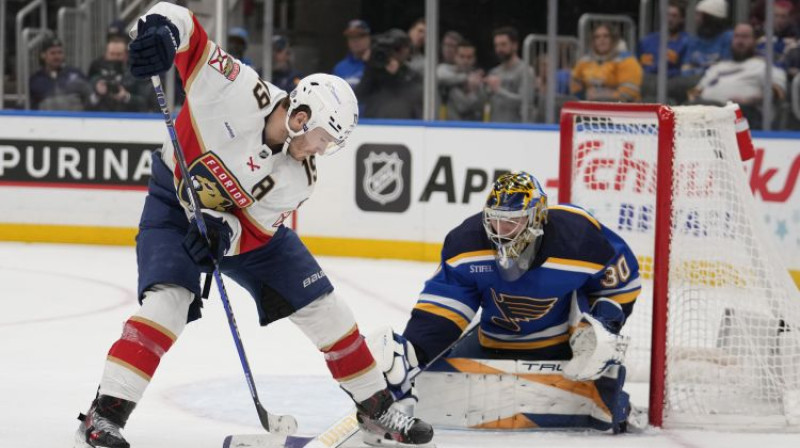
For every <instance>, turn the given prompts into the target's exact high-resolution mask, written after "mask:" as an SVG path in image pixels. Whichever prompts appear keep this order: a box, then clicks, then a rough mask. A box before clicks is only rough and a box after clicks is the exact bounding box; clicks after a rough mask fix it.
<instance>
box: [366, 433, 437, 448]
mask: <svg viewBox="0 0 800 448" xmlns="http://www.w3.org/2000/svg"><path fill="white" fill-rule="evenodd" d="M361 434H362V436H363V438H364V443H365V444H366V445H369V446H377V447H392V448H395V447H396V448H436V444H435V443H433V441H431V442H428V443H423V444H416V445H415V444H413V443H403V442H398V441H397V440H393V439H384V438H383V437H380V436H378V435H376V434H371V433H367V432H366V431H361Z"/></svg>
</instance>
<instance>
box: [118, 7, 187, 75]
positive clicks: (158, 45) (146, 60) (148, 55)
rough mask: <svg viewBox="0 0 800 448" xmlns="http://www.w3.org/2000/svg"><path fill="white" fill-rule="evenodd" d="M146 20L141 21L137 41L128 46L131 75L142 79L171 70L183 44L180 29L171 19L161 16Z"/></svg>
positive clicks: (155, 15) (154, 15)
mask: <svg viewBox="0 0 800 448" xmlns="http://www.w3.org/2000/svg"><path fill="white" fill-rule="evenodd" d="M145 19H146V21H145ZM145 19H139V23H138V26H137V33H138V34H137V36H136V39H134V40H133V42H131V44H130V45H129V46H128V50H129V53H128V58H129V61H130V64H131V74H132V75H133V76H134V77H136V78H140V79H146V78H149V77H151V76H155V75H159V74H161V73H164V72H166V71H167V70H169V68H170V67H172V61H173V59H174V58H175V52H176V51H177V50H178V47H179V46H180V44H181V43H180V34H179V32H178V27H176V26H175V25H174V24H173V23H172V22H170V21H169V19H167V18H166V17H164V16H162V15H159V14H150V15H148V16H147V17H145Z"/></svg>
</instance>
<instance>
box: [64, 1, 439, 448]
mask: <svg viewBox="0 0 800 448" xmlns="http://www.w3.org/2000/svg"><path fill="white" fill-rule="evenodd" d="M130 60H131V72H132V74H133V75H134V76H136V77H139V78H148V77H151V76H154V75H158V74H161V73H163V72H165V71H166V70H167V69H169V68H170V67H171V66H172V65H173V64H174V65H175V67H176V69H177V70H178V73H179V74H180V77H181V80H182V82H183V87H184V89H185V91H186V94H187V97H186V103H185V104H184V106H183V109H182V110H181V111H180V114H179V116H178V118H177V121H176V129H177V135H178V140H179V142H180V145H181V147H182V150H183V151H184V152H185V156H186V159H187V163H188V164H189V165H190V167H189V171H190V173H191V176H192V180H191V181H192V183H193V185H194V187H195V189H196V190H197V192H198V196H199V198H200V202H201V203H202V207H203V210H202V213H203V215H204V219H205V222H206V224H207V226H208V236H209V239H210V245H209V244H208V243H207V242H206V240H205V238H203V236H202V235H201V234H200V232H199V230H198V226H197V223H196V222H194V221H192V222H189V220H188V219H187V215H188V213H187V200H188V198H186V197H185V193H184V191H185V190H184V187H183V185H184V184H183V183H184V182H186V181H187V180H186V179H182V178H181V176H180V171H179V169H178V167H176V158H175V154H174V150H175V148H173V146H172V144H171V140H170V139H169V137H167V139H166V143H165V144H164V146H163V148H162V150H161V151H160V152H156V153H155V154H154V157H153V162H152V179H151V181H150V185H149V193H148V196H147V199H146V201H145V206H144V210H143V212H142V217H141V221H140V224H139V234H138V236H137V238H136V241H137V247H136V254H137V260H138V270H139V281H138V295H139V300H140V303H141V308H140V309H139V310H138V311H137V312H136V313H135V314H134V315H133V316H132V317H131V318H130V319H129V320H128V321H127V322H126V323H125V326H124V329H123V332H122V336H121V337H120V338H119V340H117V341H116V342H115V343H114V344H113V345H112V346H111V349H110V350H109V352H108V357H107V360H106V363H105V370H104V372H103V376H102V379H101V381H100V385H99V389H98V393H97V396H96V398H95V399H94V401H92V403H91V405H90V407H89V410H88V411H87V412H86V415H82V416H81V424H80V427H79V429H78V433H77V439H78V446H81V447H85V446H87V445H88V446H92V447H108V448H127V447H129V444H128V442H127V441H126V440H125V439H124V438H123V436H122V434H121V431H120V430H121V429H122V428H124V426H125V423H126V421H127V420H128V417H129V415H130V414H131V411H133V409H134V407H135V406H136V403H137V402H138V401H139V400H140V399H141V398H142V395H143V394H144V392H145V389H146V387H147V385H148V383H149V382H150V380H151V379H152V377H153V374H154V373H155V371H156V368H157V367H158V365H159V362H160V360H161V358H162V356H164V354H165V353H166V352H167V351H168V350H169V349H170V347H171V346H172V344H173V343H174V342H175V340H176V339H177V337H178V336H179V335H180V334H181V331H182V330H183V329H184V327H185V325H186V323H187V322H190V321H193V320H195V319H198V318H199V317H200V308H201V302H200V295H201V291H200V285H199V278H200V274H201V272H211V271H212V270H213V267H214V261H219V268H220V271H221V272H222V273H224V274H226V275H227V276H228V277H230V278H232V279H233V280H234V281H236V282H237V283H239V284H240V285H242V286H243V287H244V288H245V289H247V290H248V291H249V292H250V293H251V294H252V297H253V299H254V300H255V302H256V305H257V308H258V314H259V318H260V323H261V325H267V324H268V323H270V322H274V321H276V320H278V319H281V318H284V317H289V319H290V320H292V321H293V322H294V323H295V324H296V325H297V326H299V327H300V329H301V330H302V331H303V332H304V333H305V334H306V336H307V337H308V338H309V339H311V341H312V342H313V343H314V344H315V345H316V346H317V347H318V348H319V350H320V351H322V352H323V354H324V356H325V360H326V362H327V365H328V368H329V369H330V371H331V374H332V375H333V377H334V378H335V379H336V380H337V381H338V382H339V384H340V385H341V387H342V388H343V389H344V390H345V391H347V393H348V394H350V396H351V397H352V398H353V400H354V401H355V402H356V408H357V416H358V420H359V423H360V424H361V425H362V427H363V429H364V431H365V437H364V439H365V442H366V443H368V444H378V445H380V446H386V445H389V446H421V445H425V444H428V443H429V442H430V441H431V439H432V437H433V430H432V428H431V426H430V425H428V424H426V423H424V422H422V421H420V420H418V419H415V418H412V417H409V416H408V415H405V414H403V413H402V412H400V411H398V410H397V409H396V408H394V407H392V406H391V405H392V403H393V398H392V395H391V393H390V392H389V390H388V389H387V384H386V382H385V379H384V377H383V374H382V372H381V371H380V370H379V369H377V367H376V364H375V361H374V358H373V357H372V355H371V354H370V352H369V350H368V348H367V346H366V344H365V343H364V339H363V337H362V336H361V334H360V332H359V329H358V326H357V325H356V322H355V320H354V317H353V314H352V312H351V310H350V309H349V308H348V306H347V305H346V304H345V302H344V301H343V300H342V299H341V298H339V297H337V295H336V293H335V292H334V291H333V286H332V285H331V283H330V282H329V280H328V279H327V278H326V276H325V274H324V272H323V271H322V269H321V268H320V266H319V265H318V264H317V262H316V260H315V259H314V257H313V256H312V255H311V254H310V253H309V252H308V250H307V249H306V247H305V246H304V245H303V243H302V242H301V241H300V239H299V238H298V237H297V235H296V234H295V233H294V232H293V231H292V230H291V229H289V228H287V227H285V226H284V225H283V222H284V220H285V219H286V218H287V217H288V216H289V215H290V213H291V212H292V211H293V210H295V209H296V208H297V207H299V206H300V204H302V203H303V201H305V200H306V199H308V197H309V196H310V195H311V192H312V191H313V189H314V184H315V183H316V180H317V172H316V163H315V157H316V156H317V155H322V154H329V153H332V152H334V151H335V150H337V149H339V148H341V147H342V146H343V145H344V143H345V140H346V139H347V137H348V136H349V134H350V133H351V132H352V131H353V129H354V128H355V126H356V123H357V121H358V104H357V100H356V97H355V95H354V93H353V91H352V89H351V88H350V86H349V85H348V84H347V83H346V82H345V81H344V80H342V79H340V78H338V77H335V76H331V75H325V74H315V75H311V76H308V77H306V78H304V79H303V80H302V81H301V82H300V83H299V84H298V85H297V88H296V89H295V90H294V91H292V92H291V95H287V93H286V92H284V91H282V90H280V89H278V88H277V87H275V86H274V85H272V84H270V83H267V82H265V81H263V80H261V79H260V78H259V77H258V75H257V74H256V72H255V71H254V70H253V69H251V68H250V67H248V66H246V65H244V64H242V63H241V62H240V61H239V60H237V59H235V58H233V57H231V56H230V55H229V54H227V53H225V51H223V50H222V49H221V48H219V46H217V45H216V44H214V43H213V42H211V41H209V39H208V37H207V35H206V32H205V30H203V28H202V27H201V26H200V24H199V23H198V21H197V19H196V18H195V17H194V16H193V15H192V13H191V12H190V11H189V10H187V9H185V8H182V7H179V6H176V5H173V4H170V3H166V2H162V3H159V4H157V5H155V6H154V7H153V8H152V9H150V10H149V11H148V12H147V13H146V14H145V15H144V16H143V17H142V18H141V19H140V20H139V22H138V26H137V30H136V33H135V38H134V40H133V42H132V43H131V44H130ZM176 191H180V192H181V194H176Z"/></svg>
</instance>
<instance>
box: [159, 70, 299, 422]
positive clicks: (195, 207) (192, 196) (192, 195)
mask: <svg viewBox="0 0 800 448" xmlns="http://www.w3.org/2000/svg"><path fill="white" fill-rule="evenodd" d="M150 80H151V81H152V82H153V89H154V90H155V91H156V98H157V99H158V106H159V107H160V108H161V113H162V114H163V115H164V123H165V124H166V125H167V130H168V131H169V136H170V139H172V146H173V147H174V149H175V156H176V158H177V159H178V168H179V169H180V172H181V177H183V179H184V185H185V186H186V193H187V196H188V197H189V207H190V208H191V210H192V213H193V214H194V219H195V221H196V222H197V227H198V229H199V230H200V233H201V234H202V235H203V237H204V238H206V241H208V229H207V227H206V223H205V221H204V220H203V213H202V212H201V211H200V206H199V204H200V200H199V199H198V197H197V192H196V191H195V189H194V185H193V183H192V182H191V177H190V176H189V169H188V168H187V165H186V158H185V157H184V156H183V151H182V150H181V145H180V143H179V142H178V134H177V132H175V124H174V123H173V122H172V115H171V114H170V113H169V108H168V107H167V99H166V97H165V95H164V89H163V87H162V86H161V78H159V77H158V76H153V77H151V78H150ZM213 275H214V280H215V281H216V283H217V288H218V289H219V295H220V298H221V299H222V306H223V307H224V308H225V316H226V317H227V318H228V326H229V327H230V329H231V335H232V336H233V342H234V344H235V345H236V351H237V352H238V354H239V361H240V362H241V364H242V370H244V377H245V379H246V380H247V386H248V388H249V389H250V396H251V397H252V398H253V403H254V404H255V406H256V412H257V413H258V419H259V420H260V421H261V426H263V427H264V429H265V430H266V431H267V432H272V433H279V434H294V433H295V431H297V420H296V419H295V418H294V417H292V416H291V415H276V414H273V413H271V412H269V411H267V410H266V409H264V406H262V405H261V401H260V400H259V399H258V393H257V392H256V384H255V381H254V380H253V373H252V372H251V371H250V363H249V362H248V361H247V355H246V354H245V352H244V345H243V344H242V337H241V335H240V334H239V327H238V326H237V325H236V318H235V317H234V315H233V309H232V308H231V303H230V301H229V300H228V293H227V291H226V290H225V284H224V283H222V276H221V275H220V273H219V265H218V262H217V260H214V273H213Z"/></svg>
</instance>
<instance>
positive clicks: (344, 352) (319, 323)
mask: <svg viewBox="0 0 800 448" xmlns="http://www.w3.org/2000/svg"><path fill="white" fill-rule="evenodd" d="M289 319H291V320H292V322H294V323H295V325H297V326H298V327H300V329H301V330H302V331H303V333H305V335H306V336H307V337H308V338H309V339H311V341H312V342H313V343H314V345H316V346H317V348H319V349H320V351H322V352H323V353H324V354H325V361H326V363H327V364H328V369H329V370H330V371H331V374H332V375H333V377H334V378H335V379H336V380H337V381H338V382H339V384H340V385H341V386H342V388H343V389H344V390H346V391H347V392H348V393H349V394H350V395H351V396H352V397H353V399H354V400H355V401H356V402H360V401H363V400H366V399H367V398H369V397H371V396H372V395H374V394H375V393H376V392H378V391H380V390H382V389H385V388H386V380H385V379H384V378H383V373H382V372H381V371H380V370H378V368H377V365H376V364H375V359H374V358H373V357H372V353H370V351H369V348H368V347H367V344H366V342H365V341H364V337H363V336H361V333H360V332H359V331H358V326H357V325H356V322H355V318H354V317H353V313H352V311H351V310H350V307H348V306H347V304H346V303H345V302H344V301H342V300H340V299H339V298H338V297H337V296H336V295H335V294H333V293H331V294H327V295H325V296H323V297H320V298H319V299H317V300H315V301H314V302H312V303H310V304H308V305H306V306H305V307H303V308H302V309H300V310H298V311H296V312H295V313H294V314H292V315H291V316H290V317H289Z"/></svg>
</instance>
